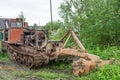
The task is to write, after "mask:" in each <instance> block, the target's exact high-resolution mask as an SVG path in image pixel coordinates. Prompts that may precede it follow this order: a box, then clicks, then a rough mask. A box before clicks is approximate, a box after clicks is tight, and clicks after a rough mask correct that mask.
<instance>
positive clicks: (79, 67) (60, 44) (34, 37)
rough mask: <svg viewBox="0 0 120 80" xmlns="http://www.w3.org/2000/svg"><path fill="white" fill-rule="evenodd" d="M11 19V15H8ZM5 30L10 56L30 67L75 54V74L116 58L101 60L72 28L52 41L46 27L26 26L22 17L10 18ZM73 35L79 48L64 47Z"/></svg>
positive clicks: (88, 70)
mask: <svg viewBox="0 0 120 80" xmlns="http://www.w3.org/2000/svg"><path fill="white" fill-rule="evenodd" d="M7 20H8V19H7ZM5 27H8V29H7V28H5V29H4V30H3V33H4V35H6V34H7V35H6V36H4V42H5V43H6V44H7V50H8V55H9V58H10V59H11V60H12V61H15V62H17V63H19V64H22V65H25V66H27V67H28V68H34V67H37V66H41V65H43V64H48V63H49V62H50V61H53V60H57V59H58V58H59V57H60V56H66V55H69V56H72V57H76V58H74V59H73V63H72V67H73V71H72V72H73V74H74V75H80V74H88V73H89V72H90V71H91V70H94V69H95V67H96V66H99V67H102V66H103V65H105V64H112V63H113V61H114V59H111V60H102V59H100V57H99V56H96V55H93V54H89V53H87V51H86V50H85V48H84V46H83V45H82V43H81V42H80V40H79V39H78V37H77V36H76V35H75V33H74V31H72V30H69V31H68V32H67V33H66V34H65V35H64V36H63V37H62V38H61V39H60V40H58V41H52V40H50V38H49V33H48V31H47V30H34V29H28V28H27V27H25V25H24V22H23V20H22V19H19V18H18V19H9V20H8V22H6V24H5ZM70 37H72V38H73V39H74V41H75V43H77V44H78V47H79V49H72V48H65V46H66V44H67V42H68V40H69V38H70Z"/></svg>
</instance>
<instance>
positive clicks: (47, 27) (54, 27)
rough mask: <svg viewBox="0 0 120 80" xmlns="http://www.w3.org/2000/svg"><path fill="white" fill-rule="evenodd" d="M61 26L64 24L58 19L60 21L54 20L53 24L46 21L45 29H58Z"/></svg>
mask: <svg viewBox="0 0 120 80" xmlns="http://www.w3.org/2000/svg"><path fill="white" fill-rule="evenodd" d="M60 27H63V25H62V22H60V21H59V20H58V21H54V22H53V25H52V26H51V22H48V23H46V25H45V26H44V29H46V30H51V29H53V30H57V29H59V28H60Z"/></svg>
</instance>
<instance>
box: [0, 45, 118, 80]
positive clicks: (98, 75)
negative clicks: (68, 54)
mask: <svg viewBox="0 0 120 80" xmlns="http://www.w3.org/2000/svg"><path fill="white" fill-rule="evenodd" d="M88 52H89V53H92V54H96V55H99V56H100V57H101V58H102V59H111V58H115V59H117V60H120V50H119V49H118V48H117V47H108V48H105V49H100V48H99V47H96V48H94V49H91V48H88ZM1 60H2V61H9V59H8V56H7V54H0V61H1ZM119 66H120V64H113V65H106V66H104V67H103V68H101V69H99V68H98V69H96V70H94V71H91V72H90V73H89V74H87V75H81V76H78V77H76V76H74V75H73V74H72V72H71V69H72V68H71V64H68V63H58V62H51V63H50V64H48V65H43V66H42V67H41V68H40V69H38V70H29V69H25V70H22V71H20V70H15V71H10V73H7V74H8V75H6V77H2V78H3V79H1V78H0V80H10V79H13V77H14V76H18V77H19V78H20V80H26V79H27V77H34V76H35V77H37V78H40V79H42V80H57V79H62V80H119V79H120V67H119ZM2 71H3V72H2ZM0 72H1V74H2V73H3V74H4V73H6V71H5V70H0ZM4 75H5V74H4Z"/></svg>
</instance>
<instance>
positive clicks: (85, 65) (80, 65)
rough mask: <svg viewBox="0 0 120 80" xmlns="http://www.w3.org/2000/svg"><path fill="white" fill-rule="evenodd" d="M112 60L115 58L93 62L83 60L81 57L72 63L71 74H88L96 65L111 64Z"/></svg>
mask: <svg viewBox="0 0 120 80" xmlns="http://www.w3.org/2000/svg"><path fill="white" fill-rule="evenodd" d="M114 61H115V59H111V60H100V61H98V62H93V61H91V60H85V59H83V58H80V59H78V60H76V61H74V62H73V63H72V67H73V74H74V75H75V76H78V75H81V74H88V73H89V72H90V71H92V70H94V69H95V67H96V66H98V67H102V66H104V65H107V64H112V63H113V62H114Z"/></svg>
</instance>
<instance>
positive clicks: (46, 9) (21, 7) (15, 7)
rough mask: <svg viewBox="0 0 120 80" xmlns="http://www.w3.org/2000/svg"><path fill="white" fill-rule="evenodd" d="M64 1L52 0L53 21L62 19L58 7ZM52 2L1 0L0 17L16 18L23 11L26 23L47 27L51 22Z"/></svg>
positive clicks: (44, 0) (45, 0)
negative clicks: (51, 9)
mask: <svg viewBox="0 0 120 80" xmlns="http://www.w3.org/2000/svg"><path fill="white" fill-rule="evenodd" d="M62 1H63V0H52V7H53V20H58V19H60V17H59V15H58V7H59V6H60V3H61V2H62ZM49 2H50V0H0V16H2V17H3V18H16V17H18V15H19V14H20V12H21V11H23V12H24V16H25V17H26V21H27V22H29V24H30V25H32V24H33V23H37V24H41V25H45V23H47V22H48V21H50V5H49V4H50V3H49Z"/></svg>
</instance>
